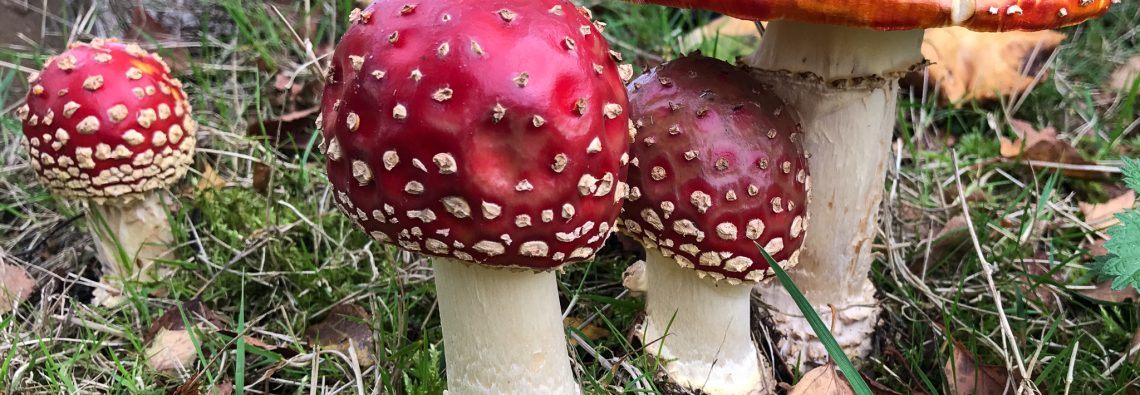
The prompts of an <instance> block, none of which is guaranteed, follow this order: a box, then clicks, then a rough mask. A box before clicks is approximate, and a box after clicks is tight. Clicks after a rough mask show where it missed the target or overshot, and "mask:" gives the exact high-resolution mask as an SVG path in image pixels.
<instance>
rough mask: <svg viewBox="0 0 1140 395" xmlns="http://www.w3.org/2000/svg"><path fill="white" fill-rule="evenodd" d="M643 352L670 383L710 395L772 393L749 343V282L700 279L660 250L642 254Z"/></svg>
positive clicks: (771, 385) (764, 364) (768, 373)
mask: <svg viewBox="0 0 1140 395" xmlns="http://www.w3.org/2000/svg"><path fill="white" fill-rule="evenodd" d="M645 255H646V257H645V260H646V267H645V278H646V285H647V289H646V295H645V297H646V306H645V323H644V326H643V328H641V329H640V330H639V331H638V334H639V335H640V336H641V339H642V342H643V343H645V344H646V347H645V348H646V350H647V351H649V352H650V353H652V354H654V355H655V356H656V357H657V359H658V360H659V361H660V362H661V363H662V364H663V366H664V369H665V372H666V373H667V374H668V376H669V380H670V381H672V382H674V383H676V384H678V385H680V386H682V387H685V388H687V389H691V390H700V391H701V393H704V394H709V395H744V394H767V393H771V392H772V391H774V389H775V387H774V382H773V377H772V372H771V370H770V369H768V366H769V365H768V363H767V358H764V357H763V356H761V355H760V351H759V348H758V347H757V346H756V343H755V342H754V341H753V340H752V330H751V328H752V326H751V325H750V321H751V308H750V301H751V293H752V285H751V283H745V284H737V285H731V284H728V283H727V282H726V281H720V282H713V280H712V279H711V278H700V277H698V275H697V272H695V271H694V270H693V269H690V268H684V267H681V266H680V265H678V264H677V262H675V261H674V260H673V259H670V258H665V257H664V256H662V255H661V252H660V251H658V250H656V249H652V248H647V249H646V251H645Z"/></svg>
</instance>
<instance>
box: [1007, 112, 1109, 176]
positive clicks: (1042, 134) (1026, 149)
mask: <svg viewBox="0 0 1140 395" xmlns="http://www.w3.org/2000/svg"><path fill="white" fill-rule="evenodd" d="M1010 126H1011V127H1012V128H1013V132H1014V133H1015V134H1016V135H1017V139H1016V140H1012V141H1011V140H1009V139H1007V138H1005V137H999V140H1000V142H1001V156H1002V157H1004V158H1006V159H1018V158H1023V159H1026V160H1034V161H1040V162H1053V163H1062V164H1069V165H1093V164H1095V163H1093V162H1090V161H1089V160H1088V159H1085V157H1084V156H1083V155H1081V153H1080V152H1079V151H1077V149H1076V148H1074V147H1073V146H1072V145H1071V144H1069V143H1068V142H1065V141H1061V140H1059V139H1057V130H1056V129H1054V128H1052V127H1047V128H1045V129H1041V130H1037V129H1036V128H1034V127H1033V125H1032V124H1030V123H1029V122H1025V121H1022V120H1017V119H1015V120H1013V121H1011V123H1010ZM1062 172H1063V173H1065V175H1067V176H1069V177H1076V178H1082V179H1086V180H1101V179H1105V174H1104V173H1100V172H1093V171H1086V170H1073V169H1065V170H1063V171H1062Z"/></svg>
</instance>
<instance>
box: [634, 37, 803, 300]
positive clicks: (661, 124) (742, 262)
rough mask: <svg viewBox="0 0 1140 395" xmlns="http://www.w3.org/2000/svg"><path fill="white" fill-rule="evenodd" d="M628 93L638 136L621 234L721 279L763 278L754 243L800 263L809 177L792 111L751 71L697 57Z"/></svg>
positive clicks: (645, 78)
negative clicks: (754, 77) (749, 72)
mask: <svg viewBox="0 0 1140 395" xmlns="http://www.w3.org/2000/svg"><path fill="white" fill-rule="evenodd" d="M629 89H630V106H631V110H630V111H631V115H630V116H631V118H632V119H634V123H635V125H637V128H638V134H637V141H636V142H634V143H633V144H632V146H631V148H630V152H631V155H632V156H633V159H631V161H630V163H632V164H633V167H632V168H631V169H630V172H629V184H630V192H629V202H626V204H625V208H624V210H623V214H622V219H623V224H624V226H623V231H624V232H625V233H627V234H629V235H630V236H632V237H634V238H637V239H639V240H641V242H642V243H643V244H644V245H645V246H646V247H647V248H657V249H659V250H660V251H661V253H662V255H664V256H665V257H671V258H673V259H674V260H676V261H677V263H678V264H680V265H681V266H684V267H688V268H694V269H696V270H697V271H698V273H700V274H701V276H702V277H703V276H705V275H709V276H711V277H713V278H714V279H717V280H720V279H728V281H730V282H739V281H760V280H763V279H765V278H766V277H767V276H768V274H770V271H769V270H770V269H769V266H768V263H767V261H766V260H765V259H764V257H763V255H761V254H760V252H759V251H758V250H757V248H756V245H755V244H754V243H759V244H760V245H761V246H763V247H764V248H765V249H766V250H767V251H768V252H769V253H770V254H771V255H772V258H773V259H775V260H776V261H777V262H780V263H781V267H790V266H792V265H795V264H796V263H797V261H798V257H799V252H798V250H799V248H800V245H802V244H803V235H804V230H805V229H806V227H807V210H806V208H807V200H808V193H809V190H810V188H811V186H810V185H811V179H810V176H809V175H808V172H807V169H808V161H807V157H806V155H805V154H804V151H803V148H802V147H801V146H800V143H799V139H800V138H801V137H802V134H801V132H800V128H799V125H798V123H797V122H796V119H795V114H793V109H792V108H790V107H786V106H785V105H784V103H783V102H782V101H781V100H780V99H779V98H778V97H777V96H776V95H775V94H773V93H772V92H770V91H769V90H768V89H767V88H765V87H764V86H762V85H761V84H760V83H758V82H754V80H753V79H752V77H751V76H750V75H749V74H748V72H747V71H745V70H743V69H739V68H736V67H733V66H732V65H729V64H728V63H724V62H722V61H719V60H716V59H713V58H706V57H703V56H700V55H692V56H687V57H684V58H681V59H678V60H674V61H671V62H669V63H665V64H663V65H661V66H659V67H657V68H655V69H653V70H651V71H650V72H649V73H647V74H645V75H642V76H640V77H638V78H637V79H636V80H634V81H633V83H632V84H630V86H629Z"/></svg>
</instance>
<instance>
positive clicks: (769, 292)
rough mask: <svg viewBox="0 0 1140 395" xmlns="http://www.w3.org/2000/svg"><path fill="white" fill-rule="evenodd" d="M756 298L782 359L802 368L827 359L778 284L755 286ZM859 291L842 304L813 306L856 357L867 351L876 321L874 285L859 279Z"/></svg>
mask: <svg viewBox="0 0 1140 395" xmlns="http://www.w3.org/2000/svg"><path fill="white" fill-rule="evenodd" d="M757 290H758V291H759V294H760V299H761V300H763V301H764V303H765V304H767V305H768V306H769V308H762V309H761V314H762V315H763V316H765V317H767V319H768V320H770V321H771V322H772V324H773V326H774V327H775V328H776V330H777V331H778V332H779V333H780V334H781V337H780V340H779V341H778V342H777V344H776V348H777V350H779V352H780V355H781V356H783V357H784V362H785V363H787V364H788V365H789V366H797V367H799V368H800V369H801V370H802V371H807V370H810V369H811V368H814V367H816V366H820V365H821V364H823V363H825V362H826V361H828V360H829V357H828V354H827V349H826V348H824V347H823V343H820V342H819V336H816V334H815V330H813V329H812V328H811V324H808V322H807V320H806V319H804V316H803V314H802V313H801V312H800V309H799V307H797V306H796V303H795V301H793V300H792V297H791V296H790V295H789V294H788V292H787V291H786V290H784V289H783V288H782V287H780V286H778V285H775V286H763V287H757ZM862 290H863V292H862V293H860V294H858V295H854V296H849V299H848V300H847V302H846V303H843V304H840V305H832V306H834V308H835V310H834V312H835V315H834V316H833V315H832V311H833V310H832V306H827V305H823V306H819V305H817V306H815V312H816V313H817V314H819V317H820V319H821V320H823V323H824V324H827V326H828V328H829V329H830V330H831V334H832V335H833V336H834V337H835V341H836V342H837V343H839V347H840V348H842V349H843V352H844V353H845V354H847V356H848V357H850V358H860V357H862V356H864V355H867V354H868V353H870V351H871V341H870V338H871V335H872V334H873V333H874V332H875V327H876V326H878V324H879V313H880V312H881V311H882V309H880V308H879V305H878V300H876V299H875V286H874V285H873V284H871V281H870V280H864V281H863V288H862Z"/></svg>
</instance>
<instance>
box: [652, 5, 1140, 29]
mask: <svg viewBox="0 0 1140 395" xmlns="http://www.w3.org/2000/svg"><path fill="white" fill-rule="evenodd" d="M632 1H633V2H635V3H650V4H659V5H664V6H670V7H678V8H697V9H705V10H709V11H716V12H719V13H723V14H727V15H731V16H733V17H736V18H741V19H747V20H755V21H762V20H763V21H767V20H778V19H785V20H793V21H800V22H809V23H821V24H829V25H846V26H854V27H865V28H871V29H878V30H910V29H924V28H931V27H944V26H962V27H965V28H968V29H970V30H975V31H983V32H999V31H1007V30H1045V29H1052V28H1058V27H1064V26H1070V25H1076V24H1078V23H1081V22H1084V21H1086V20H1089V19H1092V18H1096V17H1099V16H1101V15H1104V13H1105V12H1107V11H1108V9H1109V7H1111V6H1112V5H1113V4H1116V3H1119V2H1120V0H632Z"/></svg>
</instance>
